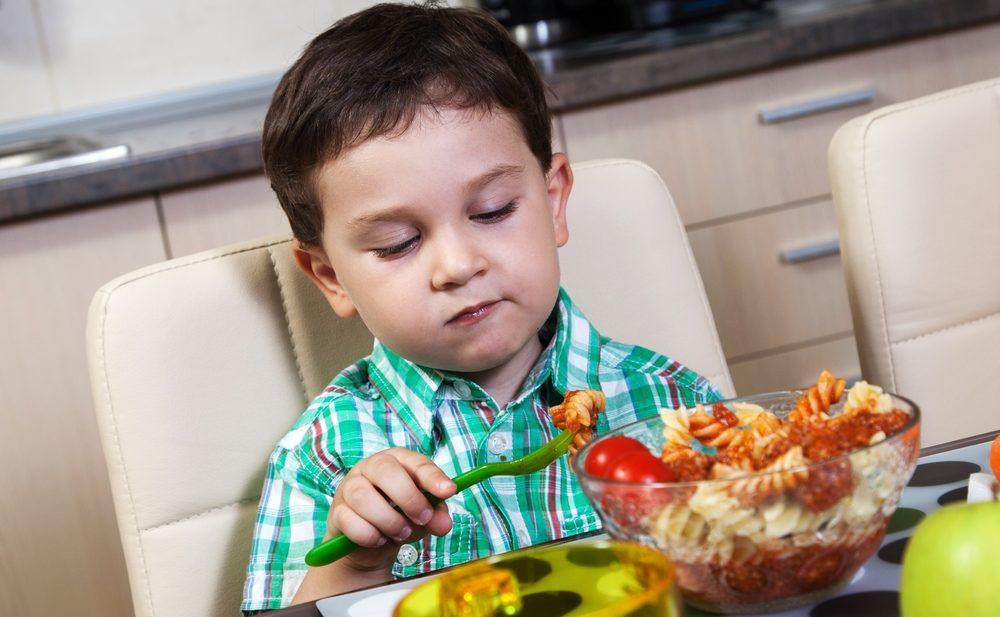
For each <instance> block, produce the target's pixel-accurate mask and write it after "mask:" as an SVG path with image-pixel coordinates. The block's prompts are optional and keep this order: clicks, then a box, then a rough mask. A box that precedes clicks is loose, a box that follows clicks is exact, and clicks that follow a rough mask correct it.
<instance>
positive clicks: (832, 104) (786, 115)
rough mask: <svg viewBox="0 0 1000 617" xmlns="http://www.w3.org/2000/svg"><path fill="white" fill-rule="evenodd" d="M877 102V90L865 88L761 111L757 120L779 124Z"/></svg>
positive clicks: (762, 122) (763, 122)
mask: <svg viewBox="0 0 1000 617" xmlns="http://www.w3.org/2000/svg"><path fill="white" fill-rule="evenodd" d="M874 100H875V89H874V88H865V89H864V90H857V91H855V92H845V93H844V94H835V95H833V96H827V97H823V98H819V99H813V100H811V101H805V102H804V103H793V104H791V105H785V106H783V107H775V108H773V109H761V110H760V111H758V112H757V118H758V119H759V120H760V123H761V124H777V123H778V122H785V121H786V120H795V119H796V118H804V117H806V116H814V115H816V114H821V113H823V112H826V111H833V110H835V109H844V108H845V107H854V106H855V105H867V104H868V103H871V102H872V101H874Z"/></svg>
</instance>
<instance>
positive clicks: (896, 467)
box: [573, 391, 920, 614]
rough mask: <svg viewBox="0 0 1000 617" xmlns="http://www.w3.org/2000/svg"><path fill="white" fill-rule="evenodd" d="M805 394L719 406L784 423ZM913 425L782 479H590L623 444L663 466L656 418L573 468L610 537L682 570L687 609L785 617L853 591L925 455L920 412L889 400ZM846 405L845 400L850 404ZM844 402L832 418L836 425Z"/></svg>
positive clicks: (580, 456) (624, 430)
mask: <svg viewBox="0 0 1000 617" xmlns="http://www.w3.org/2000/svg"><path fill="white" fill-rule="evenodd" d="M803 393H804V392H803V391H787V392H778V393H771V394H765V395H758V396H753V397H745V398H737V399H730V400H727V401H721V402H722V403H723V404H725V405H726V406H727V407H729V408H730V409H732V408H733V405H734V404H735V403H750V404H756V405H759V406H761V407H763V408H764V410H766V411H769V412H771V413H773V414H774V415H775V416H777V417H778V418H781V419H785V418H787V417H788V415H789V414H790V413H791V412H792V411H793V410H794V409H795V406H796V399H797V397H798V396H800V395H802V394H803ZM886 394H888V395H889V396H890V398H891V401H892V408H893V409H899V410H902V411H903V412H906V414H908V415H909V418H908V420H907V421H906V422H905V424H904V425H903V426H902V428H900V429H899V430H898V431H897V432H895V433H893V434H892V435H890V436H889V437H887V438H885V439H883V440H882V441H879V442H878V443H875V444H873V445H868V446H863V447H859V448H857V449H854V450H851V451H849V452H847V453H846V454H841V455H839V456H836V457H833V458H830V459H828V460H824V461H820V462H815V463H808V464H805V465H801V466H798V467H790V468H788V469H785V470H783V471H777V472H768V473H765V472H745V474H744V475H739V476H734V477H728V478H726V479H706V480H700V481H692V482H650V483H638V482H624V481H615V480H610V479H607V478H603V477H598V476H595V475H592V474H590V473H587V471H586V469H585V465H586V462H587V456H588V455H589V454H590V452H592V451H593V448H594V447H595V446H597V444H599V443H601V442H602V441H603V440H605V439H608V438H610V437H612V436H616V435H625V436H628V437H632V438H634V439H638V440H639V441H641V442H642V443H643V444H645V445H646V446H647V447H648V448H649V449H650V451H651V452H653V453H654V454H656V455H657V456H658V457H659V455H660V452H661V451H662V449H663V445H664V442H665V437H664V434H663V429H664V421H663V420H662V419H661V418H660V417H653V418H650V419H648V420H641V421H639V422H635V423H632V424H629V425H627V426H624V427H621V428H619V429H617V430H614V431H611V432H609V433H607V434H605V435H602V436H601V437H600V438H598V439H595V440H593V441H592V442H590V443H589V444H587V445H586V446H585V447H584V448H582V449H581V450H580V452H578V453H577V456H576V458H575V459H574V461H573V469H574V471H575V472H576V474H577V476H578V478H579V481H580V484H581V485H582V487H583V490H584V492H585V493H586V495H587V497H588V498H589V499H590V501H591V502H592V503H593V505H594V508H595V509H596V510H597V512H598V514H599V515H600V517H601V519H602V521H603V523H604V528H605V530H606V531H607V532H608V533H609V534H610V535H611V537H613V538H616V539H620V540H630V541H635V542H639V543H642V544H646V545H649V546H652V547H656V548H658V549H659V550H660V551H662V552H663V553H665V554H666V555H667V556H668V557H670V559H671V560H672V561H673V562H674V565H675V567H676V569H677V583H678V586H679V587H680V589H681V591H682V593H683V594H684V598H685V600H686V601H687V602H688V603H689V604H691V605H692V606H695V607H696V608H699V609H703V610H707V611H712V612H718V613H728V614H738V613H760V612H773V611H780V610H788V609H791V608H795V607H798V606H804V605H807V604H811V603H814V602H817V601H819V600H820V599H822V598H824V597H827V596H829V595H831V594H833V593H834V592H835V591H837V590H838V589H839V588H840V587H842V586H844V585H846V584H847V583H848V582H849V581H850V580H851V578H852V577H853V576H854V574H855V573H856V572H857V570H858V568H859V567H861V565H862V564H863V563H864V562H865V561H866V560H867V559H868V558H869V557H870V556H871V555H872V553H874V552H875V550H876V549H877V548H878V547H879V545H880V544H881V542H882V538H883V536H884V535H885V529H886V525H887V523H888V521H889V517H890V516H891V515H892V513H893V512H894V511H895V510H896V506H897V504H898V503H899V499H900V496H901V495H902V492H903V488H904V487H905V486H906V483H907V482H908V481H909V479H910V476H911V475H912V474H913V469H914V467H915V466H916V462H917V457H918V455H919V441H920V439H919V434H920V433H919V426H920V411H919V409H918V408H917V406H916V405H915V404H914V403H913V402H911V401H909V400H907V399H905V398H903V397H900V396H896V395H894V394H891V393H886ZM846 398H847V397H846V396H845V397H844V399H846ZM842 405H843V401H841V403H840V404H837V405H834V406H832V407H831V408H830V410H829V414H830V416H831V417H833V416H835V415H837V414H838V413H840V412H841V411H842Z"/></svg>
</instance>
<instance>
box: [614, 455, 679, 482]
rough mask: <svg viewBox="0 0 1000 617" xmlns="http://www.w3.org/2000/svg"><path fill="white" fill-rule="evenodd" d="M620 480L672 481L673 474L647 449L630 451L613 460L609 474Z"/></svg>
mask: <svg viewBox="0 0 1000 617" xmlns="http://www.w3.org/2000/svg"><path fill="white" fill-rule="evenodd" d="M609 477H610V478H611V479H612V480H620V481H622V482H673V481H674V474H673V473H672V472H671V471H670V469H668V468H667V466H666V465H664V464H663V461H661V460H660V459H658V458H656V457H655V456H653V455H652V454H651V453H650V452H649V450H645V448H644V449H643V451H642V452H631V453H629V454H626V455H625V456H623V457H621V458H620V459H618V460H616V461H615V462H614V468H613V469H612V470H611V475H610V476H609Z"/></svg>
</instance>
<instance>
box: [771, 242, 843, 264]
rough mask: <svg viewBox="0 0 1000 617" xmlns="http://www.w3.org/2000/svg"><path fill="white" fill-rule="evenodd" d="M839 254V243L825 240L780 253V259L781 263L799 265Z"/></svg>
mask: <svg viewBox="0 0 1000 617" xmlns="http://www.w3.org/2000/svg"><path fill="white" fill-rule="evenodd" d="M839 254H840V241H839V240H827V241H826V242H817V243H816V244H810V245H809V246H802V247H799V248H797V249H788V250H786V251H781V254H780V258H781V262H782V263H786V264H800V263H803V262H806V261H813V260H814V259H822V258H823V257H829V256H831V255H839Z"/></svg>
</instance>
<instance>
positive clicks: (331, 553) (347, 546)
mask: <svg viewBox="0 0 1000 617" xmlns="http://www.w3.org/2000/svg"><path fill="white" fill-rule="evenodd" d="M573 435H575V433H574V432H573V431H570V430H565V431H563V432H562V433H559V435H557V436H556V437H555V439H553V440H552V441H550V442H549V443H547V444H545V445H544V446H542V447H541V448H538V449H537V450H535V451H534V452H530V453H528V454H525V455H524V456H522V457H521V458H518V459H514V460H513V461H505V462H502V463H486V464H485V465H480V466H479V467H476V468H475V469H470V470H469V471H467V472H465V473H463V474H459V475H458V476H456V477H454V478H452V481H453V482H454V483H455V486H456V487H458V488H456V489H455V492H456V493H458V492H459V491H464V490H465V489H467V488H469V487H470V486H472V485H473V484H479V483H480V482H482V481H483V480H485V479H487V478H492V477H493V476H520V475H524V474H528V473H534V472H536V471H538V470H540V469H545V468H546V467H548V466H549V465H551V464H552V463H553V462H554V461H555V460H556V459H557V458H559V457H560V456H562V455H563V454H566V452H567V451H568V450H569V445H570V443H572V442H573ZM424 495H425V496H426V497H427V500H428V501H430V502H431V506H432V507H433V506H436V505H438V504H439V503H441V501H442V500H441V499H440V498H438V497H435V496H434V495H431V494H430V493H426V492H425V493H424ZM356 548H358V545H357V544H355V543H354V541H353V540H351V539H350V538H348V537H347V536H345V535H344V534H339V535H336V536H334V537H332V538H330V539H329V540H327V541H326V542H323V543H321V544H317V545H316V546H314V547H313V548H312V549H310V551H309V552H308V553H306V565H308V566H312V567H314V568H315V567H317V566H325V565H327V564H331V563H333V562H335V561H337V560H338V559H340V558H341V557H343V556H344V555H348V554H350V553H351V552H352V551H353V550H354V549H356Z"/></svg>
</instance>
